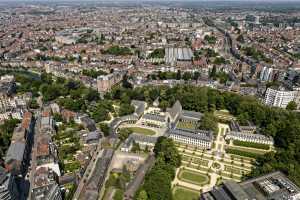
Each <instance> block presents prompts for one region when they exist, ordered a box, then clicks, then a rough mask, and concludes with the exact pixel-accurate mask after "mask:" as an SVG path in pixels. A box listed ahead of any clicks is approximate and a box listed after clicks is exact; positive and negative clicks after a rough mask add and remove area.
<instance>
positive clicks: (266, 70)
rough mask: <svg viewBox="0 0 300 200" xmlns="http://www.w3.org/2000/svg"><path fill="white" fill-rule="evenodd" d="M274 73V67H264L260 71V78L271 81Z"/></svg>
mask: <svg viewBox="0 0 300 200" xmlns="http://www.w3.org/2000/svg"><path fill="white" fill-rule="evenodd" d="M272 75H273V68H271V67H263V68H262V70H261V72H260V80H262V81H271V80H272Z"/></svg>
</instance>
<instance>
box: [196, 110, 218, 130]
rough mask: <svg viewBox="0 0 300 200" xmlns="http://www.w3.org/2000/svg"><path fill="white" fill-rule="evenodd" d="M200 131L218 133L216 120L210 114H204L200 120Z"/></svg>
mask: <svg viewBox="0 0 300 200" xmlns="http://www.w3.org/2000/svg"><path fill="white" fill-rule="evenodd" d="M199 128H200V129H201V130H207V131H213V132H214V133H215V134H217V133H218V124H217V119H216V118H215V116H214V115H213V114H212V113H205V114H204V116H203V117H202V119H201V123H200V127H199Z"/></svg>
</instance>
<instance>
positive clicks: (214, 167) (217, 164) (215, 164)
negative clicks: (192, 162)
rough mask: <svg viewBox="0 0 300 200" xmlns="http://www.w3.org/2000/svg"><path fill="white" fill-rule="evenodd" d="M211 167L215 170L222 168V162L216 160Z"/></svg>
mask: <svg viewBox="0 0 300 200" xmlns="http://www.w3.org/2000/svg"><path fill="white" fill-rule="evenodd" d="M211 167H212V168H213V169H215V170H220V169H221V164H220V163H217V162H214V163H213V164H212V165H211Z"/></svg>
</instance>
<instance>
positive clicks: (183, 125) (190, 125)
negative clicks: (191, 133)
mask: <svg viewBox="0 0 300 200" xmlns="http://www.w3.org/2000/svg"><path fill="white" fill-rule="evenodd" d="M176 127H177V128H183V129H193V130H194V129H196V128H197V124H194V123H190V122H178V123H177V125H176Z"/></svg>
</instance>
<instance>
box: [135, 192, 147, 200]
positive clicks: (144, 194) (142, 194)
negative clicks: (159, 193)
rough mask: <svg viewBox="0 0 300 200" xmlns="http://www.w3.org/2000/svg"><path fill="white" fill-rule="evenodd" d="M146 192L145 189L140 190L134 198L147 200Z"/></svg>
mask: <svg viewBox="0 0 300 200" xmlns="http://www.w3.org/2000/svg"><path fill="white" fill-rule="evenodd" d="M147 199H148V196H147V192H146V191H145V190H141V191H140V192H139V194H138V196H137V198H136V200H147Z"/></svg>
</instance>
